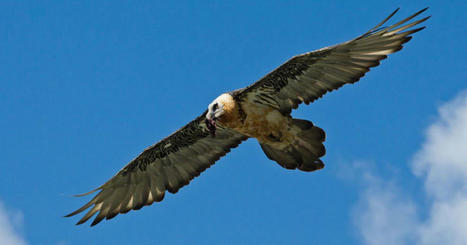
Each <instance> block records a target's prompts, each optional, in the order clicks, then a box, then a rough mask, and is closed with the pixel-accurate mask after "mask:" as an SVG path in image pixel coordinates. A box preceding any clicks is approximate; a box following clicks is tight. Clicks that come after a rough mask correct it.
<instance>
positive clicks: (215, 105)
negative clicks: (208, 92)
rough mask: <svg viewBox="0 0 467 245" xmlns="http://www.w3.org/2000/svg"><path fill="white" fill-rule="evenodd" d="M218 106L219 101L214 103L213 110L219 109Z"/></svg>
mask: <svg viewBox="0 0 467 245" xmlns="http://www.w3.org/2000/svg"><path fill="white" fill-rule="evenodd" d="M217 107H218V105H217V103H216V104H214V105H212V110H213V111H215V110H217Z"/></svg>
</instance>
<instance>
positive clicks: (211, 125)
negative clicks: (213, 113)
mask: <svg viewBox="0 0 467 245" xmlns="http://www.w3.org/2000/svg"><path fill="white" fill-rule="evenodd" d="M204 123H205V124H206V127H207V128H208V129H209V132H210V133H211V135H212V137H214V136H216V119H208V118H206V120H205V121H204Z"/></svg>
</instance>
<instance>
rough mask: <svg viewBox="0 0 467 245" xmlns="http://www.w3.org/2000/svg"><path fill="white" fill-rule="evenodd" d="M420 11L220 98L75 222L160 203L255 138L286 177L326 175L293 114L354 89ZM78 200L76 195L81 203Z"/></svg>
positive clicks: (130, 168)
mask: <svg viewBox="0 0 467 245" xmlns="http://www.w3.org/2000/svg"><path fill="white" fill-rule="evenodd" d="M425 10H426V9H423V10H421V11H419V12H417V13H415V14H413V15H412V16H410V17H408V18H406V19H404V20H402V21H399V22H397V23H396V24H394V25H391V26H388V27H383V28H379V27H380V26H381V25H382V24H384V23H385V22H386V21H387V20H388V19H389V18H391V17H392V16H393V15H394V14H395V13H396V12H397V10H396V11H395V12H394V13H392V14H391V15H390V16H389V17H387V18H386V19H385V20H384V21H383V22H382V23H380V24H379V25H377V26H376V27H375V28H373V29H371V30H370V31H368V32H366V33H364V34H363V35H360V36H359V37H357V38H355V39H352V40H350V41H348V42H344V43H342V44H338V45H335V46H331V47H326V48H322V49H319V50H316V51H313V52H309V53H305V54H302V55H298V56H295V57H293V58H291V59H290V60H288V61H287V62H286V63H284V64H283V65H281V66H280V67H278V68H277V69H275V70H274V71H272V72H271V73H269V74H267V75H266V76H265V77H263V78H261V79H260V80H259V81H257V82H255V83H253V84H252V85H250V86H248V87H246V88H243V89H240V90H236V91H232V92H229V93H224V94H222V95H220V96H219V97H217V98H216V99H215V100H214V101H213V102H212V103H211V104H209V106H208V109H207V110H206V111H205V112H204V113H203V114H201V115H200V116H199V117H197V118H196V119H194V120H193V121H192V122H190V123H188V124H187V125H186V126H184V127H182V128H181V129H179V130H178V131H176V132H175V133H173V134H172V135H170V136H168V137H167V138H165V139H163V140H161V141H160V142H158V143H156V144H155V145H153V146H151V147H149V148H147V149H146V150H145V151H143V152H142V153H141V154H140V155H139V156H138V157H136V158H135V159H134V160H132V161H131V162H130V163H129V164H127V165H126V166H125V167H124V168H123V169H121V170H120V171H119V172H118V173H117V174H116V175H115V176H114V177H113V178H111V179H110V180H109V181H108V182H106V183H105V184H103V185H102V186H100V187H99V188H97V189H95V190H93V191H91V192H89V193H86V194H83V195H87V194H90V193H93V192H95V191H100V192H99V193H98V194H97V195H96V196H94V198H93V199H92V200H91V201H89V202H88V203H87V204H85V205H84V206H83V207H81V208H80V209H78V210H76V211H74V212H73V213H71V214H69V215H67V216H73V215H75V214H78V213H80V212H82V211H84V210H86V209H88V208H90V210H89V211H88V212H87V213H86V214H85V215H84V217H83V218H82V219H81V220H80V221H79V222H78V224H81V223H84V222H86V221H87V220H88V219H89V218H91V217H92V216H93V215H94V214H96V213H98V214H97V216H96V218H95V219H94V221H93V223H92V224H91V225H95V224H97V223H99V222H100V221H101V220H102V219H104V218H105V219H111V218H113V217H115V216H116V215H117V214H119V213H126V212H128V211H130V210H131V209H134V210H137V209H140V208H141V207H143V206H145V205H150V204H152V203H153V202H159V201H162V199H163V198H164V195H165V192H166V191H168V192H171V193H176V192H177V191H178V190H179V189H180V188H181V187H183V186H184V185H187V184H188V183H189V182H190V181H191V180H192V179H193V178H194V177H196V176H198V175H199V174H200V173H201V172H202V171H204V170H205V169H206V168H208V167H209V166H211V165H212V164H214V163H215V162H216V161H217V160H218V159H219V158H220V157H222V156H224V155H225V154H227V153H228V152H229V151H230V150H231V149H232V148H235V147H236V146H238V145H239V144H240V143H241V142H242V141H245V140H247V139H248V138H256V139H257V140H258V142H259V143H260V145H261V148H262V149H263V151H264V153H265V154H266V156H267V157H268V158H269V159H271V160H273V161H275V162H277V163H278V164H279V165H280V166H282V167H284V168H287V169H298V170H302V171H314V170H318V169H321V168H323V167H324V163H323V162H322V160H321V159H320V158H321V157H323V156H324V154H325V147H324V145H323V142H324V140H325V133H324V131H323V130H322V129H321V128H319V127H317V126H315V125H314V124H313V123H311V122H310V121H307V120H302V119H295V118H292V116H291V111H292V109H295V108H297V107H298V105H299V104H301V103H302V102H304V103H305V104H309V103H310V102H313V101H314V100H316V99H318V98H320V97H321V96H323V95H324V94H325V93H327V92H330V91H332V90H335V89H338V88H340V87H341V86H343V85H345V84H349V83H355V82H357V81H358V80H359V79H360V78H361V77H363V76H364V75H365V73H366V72H368V71H369V69H370V68H371V67H374V66H377V65H379V63H380V61H381V60H382V59H385V58H386V57H387V55H388V54H390V53H394V52H396V51H398V50H400V49H402V44H404V43H406V42H408V41H409V40H410V39H411V38H412V37H411V34H413V33H416V32H418V31H420V30H422V29H423V28H424V27H420V28H416V29H411V30H410V29H409V28H411V27H413V26H415V25H417V24H419V23H421V22H423V21H425V20H426V19H428V18H429V17H425V18H422V19H420V20H417V21H414V22H411V23H407V22H409V21H410V20H411V19H413V18H414V17H415V16H417V15H419V14H420V13H422V12H423V11H425ZM80 196H81V195H80Z"/></svg>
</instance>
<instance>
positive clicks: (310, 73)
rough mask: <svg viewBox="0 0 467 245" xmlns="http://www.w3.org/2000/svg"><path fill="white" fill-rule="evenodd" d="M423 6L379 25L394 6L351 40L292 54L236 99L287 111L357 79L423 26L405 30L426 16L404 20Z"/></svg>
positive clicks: (398, 48) (397, 48) (400, 46)
mask: <svg viewBox="0 0 467 245" xmlns="http://www.w3.org/2000/svg"><path fill="white" fill-rule="evenodd" d="M426 9H427V8H425V9H423V10H421V11H419V12H417V13H415V14H413V15H411V16H410V17H408V18H406V19H404V20H402V21H399V22H397V23H396V24H394V25H391V26H388V27H383V28H379V27H380V26H382V25H383V24H384V23H385V22H386V21H388V20H389V19H390V18H391V17H392V16H393V15H394V14H395V13H396V12H397V11H398V9H397V10H396V11H394V12H393V13H392V14H391V15H390V16H388V17H387V18H386V19H385V20H384V21H383V22H381V23H380V24H379V25H377V26H376V27H374V28H373V29H371V30H370V31H368V32H367V33H365V34H363V35H361V36H359V37H357V38H355V39H353V40H350V41H348V42H345V43H341V44H338V45H335V46H331V47H326V48H323V49H319V50H316V51H313V52H309V53H306V54H302V55H298V56H295V57H293V58H292V59H290V60H289V61H287V62H286V63H284V64H283V65H281V66H280V67H278V68H277V69H275V70H274V71H272V72H271V73H269V74H268V75H266V76H265V77H263V78H262V79H260V80H259V81H257V82H256V83H254V84H252V85H250V86H249V87H247V88H245V89H244V90H243V91H242V92H240V93H238V94H237V95H236V96H237V98H239V99H245V98H247V97H249V98H251V97H250V96H253V98H254V101H255V102H257V103H262V104H267V105H270V106H272V107H274V108H276V109H279V110H280V111H281V112H283V113H290V111H291V110H292V108H293V109H295V108H297V107H298V105H299V104H300V103H302V102H305V103H306V104H308V103H310V102H313V101H314V100H316V99H318V98H320V97H321V96H323V95H324V94H325V93H327V92H329V91H332V90H334V89H338V88H340V87H341V86H343V85H344V84H347V83H355V82H357V81H358V80H359V79H360V78H361V77H363V76H364V75H365V73H366V72H368V71H369V70H370V68H371V67H375V66H377V65H379V62H380V60H382V59H385V58H386V57H387V55H388V54H391V53H394V52H397V51H399V50H400V49H402V44H404V43H406V42H408V41H409V40H410V39H411V38H412V37H411V36H410V35H411V34H413V33H415V32H418V31H420V30H422V29H423V28H424V27H420V28H416V29H411V30H408V29H409V28H411V27H413V26H415V25H417V24H420V23H421V22H423V21H425V20H427V19H428V18H429V16H428V17H425V18H423V19H420V20H417V21H414V22H411V23H408V22H409V21H410V20H411V19H413V18H414V17H415V16H417V15H419V14H420V13H422V12H424V11H425V10H426Z"/></svg>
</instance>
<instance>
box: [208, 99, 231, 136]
mask: <svg viewBox="0 0 467 245" xmlns="http://www.w3.org/2000/svg"><path fill="white" fill-rule="evenodd" d="M233 103H234V100H233V97H232V96H231V95H230V94H221V95H220V96H219V97H217V98H216V99H215V100H214V101H212V102H211V104H209V106H208V112H207V114H206V121H205V123H206V126H207V127H208V129H209V131H210V132H211V134H212V135H215V133H216V121H217V120H219V118H221V117H222V116H223V115H224V114H225V113H226V112H227V113H228V111H229V109H230V108H231V107H232V104H233Z"/></svg>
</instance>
